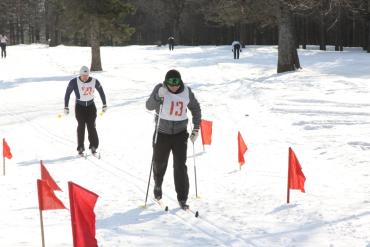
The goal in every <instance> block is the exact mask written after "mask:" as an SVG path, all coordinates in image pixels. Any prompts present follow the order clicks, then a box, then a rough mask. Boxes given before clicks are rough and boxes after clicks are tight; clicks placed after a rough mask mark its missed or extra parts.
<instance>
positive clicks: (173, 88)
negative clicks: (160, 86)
mask: <svg viewBox="0 0 370 247" xmlns="http://www.w3.org/2000/svg"><path fill="white" fill-rule="evenodd" d="M179 88H180V85H177V86H170V85H168V89H169V90H170V91H171V92H172V93H176V92H177V90H179Z"/></svg>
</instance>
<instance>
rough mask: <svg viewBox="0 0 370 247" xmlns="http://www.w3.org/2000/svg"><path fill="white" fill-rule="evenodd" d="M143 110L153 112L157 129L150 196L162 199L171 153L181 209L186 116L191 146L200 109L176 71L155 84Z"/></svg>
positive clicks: (186, 188)
mask: <svg viewBox="0 0 370 247" xmlns="http://www.w3.org/2000/svg"><path fill="white" fill-rule="evenodd" d="M146 108H147V109H148V110H150V111H152V110H155V111H156V113H157V114H156V116H155V122H156V125H157V128H156V129H155V132H154V135H153V160H152V162H153V177H154V182H155V185H154V197H155V198H156V199H157V200H160V199H161V198H162V183H163V177H164V175H165V173H166V169H167V164H168V158H169V155H170V152H171V151H172V156H173V168H174V181H175V190H176V193H177V200H178V201H179V204H180V207H181V208H183V209H187V208H189V206H188V205H187V204H186V201H187V199H188V194H189V177H188V172H187V166H186V159H187V143H188V138H189V133H188V132H187V125H188V116H187V109H189V110H190V112H191V114H192V123H193V126H194V127H193V130H192V132H191V135H190V140H191V141H192V142H193V143H194V142H195V140H196V139H197V137H198V132H199V125H200V121H201V109H200V105H199V102H198V100H197V99H196V98H195V96H194V93H193V91H192V90H191V89H190V87H188V86H186V85H184V83H183V81H182V79H181V75H180V73H179V72H178V71H177V70H169V71H168V72H167V74H166V76H165V80H164V82H163V83H159V84H157V85H156V86H155V87H154V89H153V91H152V93H151V94H150V96H149V98H148V99H147V101H146Z"/></svg>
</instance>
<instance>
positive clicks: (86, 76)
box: [80, 75, 89, 82]
mask: <svg viewBox="0 0 370 247" xmlns="http://www.w3.org/2000/svg"><path fill="white" fill-rule="evenodd" d="M80 79H81V81H83V82H85V81H87V80H88V79H89V76H88V75H81V76H80Z"/></svg>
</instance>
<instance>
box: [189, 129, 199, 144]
mask: <svg viewBox="0 0 370 247" xmlns="http://www.w3.org/2000/svg"><path fill="white" fill-rule="evenodd" d="M198 135H199V130H197V129H193V131H192V132H191V134H190V137H189V138H190V141H191V142H192V143H194V142H195V141H196V140H197V138H198Z"/></svg>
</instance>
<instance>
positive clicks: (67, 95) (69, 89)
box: [64, 79, 74, 107]
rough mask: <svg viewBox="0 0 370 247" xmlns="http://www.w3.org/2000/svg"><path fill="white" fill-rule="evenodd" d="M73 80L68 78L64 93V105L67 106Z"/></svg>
mask: <svg viewBox="0 0 370 247" xmlns="http://www.w3.org/2000/svg"><path fill="white" fill-rule="evenodd" d="M73 80H74V79H72V80H70V81H69V83H68V86H67V90H66V94H65V95H64V107H68V104H69V97H70V96H71V93H72V91H73Z"/></svg>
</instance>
